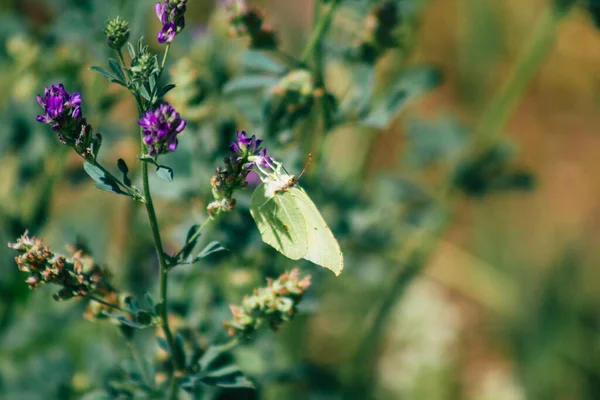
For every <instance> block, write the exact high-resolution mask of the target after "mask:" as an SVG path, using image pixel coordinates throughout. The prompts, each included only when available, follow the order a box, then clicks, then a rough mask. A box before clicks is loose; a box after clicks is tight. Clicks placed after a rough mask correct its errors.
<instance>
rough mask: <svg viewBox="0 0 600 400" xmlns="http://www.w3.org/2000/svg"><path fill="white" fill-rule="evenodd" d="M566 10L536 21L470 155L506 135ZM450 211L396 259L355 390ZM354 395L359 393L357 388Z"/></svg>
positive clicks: (447, 191)
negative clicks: (507, 124)
mask: <svg viewBox="0 0 600 400" xmlns="http://www.w3.org/2000/svg"><path fill="white" fill-rule="evenodd" d="M566 14H567V13H566V12H557V10H556V8H555V6H553V5H551V6H548V7H547V9H546V10H545V11H544V13H543V15H542V16H541V19H540V21H539V22H538V24H537V25H536V27H535V30H534V33H533V35H532V37H531V40H530V41H529V42H528V44H527V45H526V47H525V49H524V51H523V53H522V55H521V57H520V58H519V59H518V61H517V62H516V64H515V66H514V67H513V69H512V70H511V73H510V75H509V77H508V79H507V81H506V82H505V84H504V85H503V86H502V87H501V88H500V90H499V92H498V94H497V95H496V96H495V97H494V100H493V101H492V102H491V104H490V105H489V106H488V107H487V109H486V111H485V112H484V114H483V116H482V117H481V120H480V123H479V124H478V126H477V128H476V133H478V134H477V135H476V136H475V138H474V142H473V145H472V147H471V149H470V151H468V152H466V154H465V157H470V156H473V155H474V154H480V153H479V152H480V151H484V150H485V149H488V148H489V146H493V145H494V144H495V143H496V141H497V140H498V139H499V138H500V137H501V134H502V132H503V128H504V126H505V125H506V123H507V121H508V119H509V117H510V115H511V114H512V112H513V111H514V109H515V107H516V106H517V104H518V101H519V99H520V98H521V97H522V95H523V93H524V92H525V90H526V89H527V87H528V85H529V83H530V82H531V80H532V79H533V77H534V76H535V74H536V72H537V71H538V70H539V69H540V67H541V66H542V64H543V62H544V60H545V59H546V57H547V56H548V54H549V52H550V50H551V49H552V45H553V43H554V40H555V37H556V33H557V30H558V27H559V25H560V21H561V20H562V19H563V18H564V16H565V15H566ZM455 167H456V165H453V166H452V167H451V170H450V172H449V174H448V178H447V179H446V181H445V182H444V183H443V185H442V188H441V191H442V201H443V202H445V201H450V200H451V197H450V196H451V195H452V192H453V191H454V188H453V187H452V183H453V179H452V178H453V176H454V170H453V168H455ZM450 217H451V216H447V218H445V219H443V222H442V221H438V223H435V224H432V225H429V226H428V225H427V224H426V225H425V226H424V227H423V228H421V229H418V230H416V231H415V233H414V234H413V237H412V238H411V239H409V244H407V245H405V246H404V249H405V250H404V252H403V253H402V254H401V255H400V256H399V257H398V259H397V260H394V262H395V263H396V269H395V271H394V272H393V276H394V278H393V281H392V284H391V286H390V288H389V290H388V291H386V292H385V295H384V296H383V297H382V300H381V301H380V302H379V303H378V305H377V306H376V307H377V308H376V310H375V311H374V313H373V318H372V319H371V320H370V321H369V322H368V323H367V326H368V327H367V329H366V331H365V332H366V333H365V334H364V336H363V338H362V339H361V341H360V343H359V346H358V350H357V353H356V356H355V358H354V364H353V365H354V368H353V371H354V372H353V373H352V383H351V385H350V387H351V388H353V389H352V390H356V388H357V387H358V388H360V389H361V390H360V391H361V392H362V393H370V392H369V390H370V387H371V385H372V376H371V375H370V374H369V373H368V371H370V370H371V368H372V366H373V362H374V360H375V359H376V356H377V354H376V348H375V345H376V344H377V343H379V342H380V340H381V336H382V334H383V332H384V329H385V327H386V326H387V324H388V321H389V319H390V315H391V312H392V310H393V309H394V306H395V305H396V304H397V303H398V301H399V300H400V299H401V298H402V296H403V295H404V294H405V293H406V289H407V287H408V286H409V285H410V284H411V283H412V282H413V281H414V280H415V279H416V278H417V277H418V276H419V275H420V273H421V272H422V270H423V268H424V267H425V265H426V263H427V261H428V260H429V256H430V255H431V254H432V253H433V250H435V244H436V242H437V239H438V238H439V237H441V236H442V235H443V233H444V232H445V230H446V228H447V227H448V226H450V222H451V218H450ZM365 368H366V369H367V376H366V377H364V378H362V379H360V378H357V374H359V373H360V371H362V373H364V371H365ZM352 396H353V397H355V395H354V394H353V395H352ZM359 396H360V395H359Z"/></svg>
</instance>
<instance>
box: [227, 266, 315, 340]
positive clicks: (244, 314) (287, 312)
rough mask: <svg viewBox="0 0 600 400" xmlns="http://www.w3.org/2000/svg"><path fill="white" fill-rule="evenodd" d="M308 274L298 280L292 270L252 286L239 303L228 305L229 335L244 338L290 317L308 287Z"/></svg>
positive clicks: (276, 325) (275, 328)
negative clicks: (251, 292) (258, 285)
mask: <svg viewBox="0 0 600 400" xmlns="http://www.w3.org/2000/svg"><path fill="white" fill-rule="evenodd" d="M310 279H311V278H310V275H307V276H305V277H304V278H302V279H300V271H299V270H298V269H293V270H291V271H290V272H286V273H284V274H283V275H281V276H280V277H279V278H277V279H276V280H271V279H267V286H266V287H262V288H259V289H255V290H254V293H253V295H252V296H246V297H245V298H244V300H243V302H242V305H241V306H239V307H238V306H233V305H232V306H230V308H231V312H232V313H233V320H232V321H228V322H224V323H223V326H224V327H225V329H227V332H228V334H229V336H230V337H233V336H241V337H247V336H250V335H252V334H253V333H254V332H255V331H257V330H258V329H259V328H261V327H262V326H268V327H269V328H271V329H273V330H277V329H278V328H279V327H280V326H281V324H283V323H284V322H287V321H289V320H291V319H292V317H293V316H294V315H295V313H296V308H297V306H298V303H299V302H300V300H301V299H302V295H303V294H304V292H305V291H306V289H307V288H308V287H309V286H310Z"/></svg>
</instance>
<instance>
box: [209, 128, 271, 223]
mask: <svg viewBox="0 0 600 400" xmlns="http://www.w3.org/2000/svg"><path fill="white" fill-rule="evenodd" d="M261 144H262V139H257V138H256V136H254V135H252V137H248V136H247V135H246V132H244V131H241V132H238V133H237V139H236V140H234V142H233V143H232V144H231V145H230V146H229V150H230V152H231V155H230V156H229V157H226V158H225V168H222V167H218V168H217V174H216V175H215V176H214V177H213V178H212V180H211V186H212V193H213V196H214V198H215V201H213V202H212V203H210V204H209V205H208V213H209V214H210V215H217V214H219V213H221V212H227V211H232V210H233V209H234V208H235V199H234V198H233V194H234V193H235V191H236V190H240V189H245V188H246V187H247V186H248V182H247V177H248V174H249V173H250V172H251V171H252V168H253V167H254V166H260V167H263V168H272V163H273V159H272V158H271V157H270V156H269V155H268V154H267V149H266V148H263V147H261Z"/></svg>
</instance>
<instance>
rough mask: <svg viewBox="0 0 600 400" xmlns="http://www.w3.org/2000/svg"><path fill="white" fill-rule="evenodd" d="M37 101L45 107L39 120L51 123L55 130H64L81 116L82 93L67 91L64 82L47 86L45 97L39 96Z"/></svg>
mask: <svg viewBox="0 0 600 400" xmlns="http://www.w3.org/2000/svg"><path fill="white" fill-rule="evenodd" d="M37 102H38V103H39V105H40V106H42V107H43V109H44V115H38V117H37V121H38V122H42V123H44V124H49V125H51V126H52V129H53V130H54V131H57V132H61V131H64V130H65V128H67V127H70V126H71V125H72V124H73V122H76V121H78V120H79V119H80V118H81V94H79V93H77V92H75V93H73V94H69V93H67V91H66V90H65V87H64V86H63V84H62V83H59V84H57V85H52V86H50V87H49V88H46V89H45V90H44V97H42V96H40V95H38V96H37Z"/></svg>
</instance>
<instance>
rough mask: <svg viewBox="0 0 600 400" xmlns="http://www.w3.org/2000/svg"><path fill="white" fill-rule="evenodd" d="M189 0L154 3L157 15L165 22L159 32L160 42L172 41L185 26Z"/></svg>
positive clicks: (166, 0)
mask: <svg viewBox="0 0 600 400" xmlns="http://www.w3.org/2000/svg"><path fill="white" fill-rule="evenodd" d="M186 3H187V0H165V1H162V2H158V3H156V4H155V5H154V11H155V12H156V16H157V17H158V19H159V20H160V22H161V23H162V24H163V27H162V29H161V30H160V32H158V43H171V42H172V41H173V39H175V35H177V34H178V33H179V32H181V31H182V30H183V28H184V27H185V17H184V14H185V11H186V8H187V7H186Z"/></svg>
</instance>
